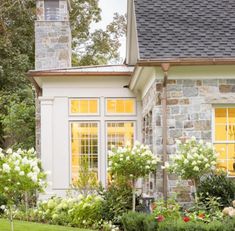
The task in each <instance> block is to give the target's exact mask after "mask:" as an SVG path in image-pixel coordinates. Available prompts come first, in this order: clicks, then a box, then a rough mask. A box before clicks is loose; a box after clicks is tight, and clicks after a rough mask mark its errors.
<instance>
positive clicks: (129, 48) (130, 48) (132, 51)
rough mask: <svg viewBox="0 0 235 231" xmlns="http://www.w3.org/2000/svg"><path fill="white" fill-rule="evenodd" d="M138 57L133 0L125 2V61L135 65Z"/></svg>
mask: <svg viewBox="0 0 235 231" xmlns="http://www.w3.org/2000/svg"><path fill="white" fill-rule="evenodd" d="M138 59H139V47H138V36H137V25H136V15H135V4H134V1H133V0H128V2H127V38H126V63H127V64H129V65H135V64H136V62H137V60H138Z"/></svg>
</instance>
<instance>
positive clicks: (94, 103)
mask: <svg viewBox="0 0 235 231" xmlns="http://www.w3.org/2000/svg"><path fill="white" fill-rule="evenodd" d="M97 107H98V104H97V100H90V105H89V112H90V113H97V112H98V108H97Z"/></svg>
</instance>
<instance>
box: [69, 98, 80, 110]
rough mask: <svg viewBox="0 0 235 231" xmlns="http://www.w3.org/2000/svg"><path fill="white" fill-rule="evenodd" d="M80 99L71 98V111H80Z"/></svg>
mask: <svg viewBox="0 0 235 231" xmlns="http://www.w3.org/2000/svg"><path fill="white" fill-rule="evenodd" d="M78 103H79V101H78V100H71V101H70V108H71V113H78V112H79V109H78Z"/></svg>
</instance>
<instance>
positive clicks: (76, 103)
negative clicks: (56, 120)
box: [70, 99, 99, 114]
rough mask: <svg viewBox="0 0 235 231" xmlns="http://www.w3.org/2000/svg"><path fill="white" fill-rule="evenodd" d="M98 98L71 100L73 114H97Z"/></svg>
mask: <svg viewBox="0 0 235 231" xmlns="http://www.w3.org/2000/svg"><path fill="white" fill-rule="evenodd" d="M98 102H99V101H98V99H72V100H70V113H71V114H97V113H98V111H99V109H98V106H99V103H98Z"/></svg>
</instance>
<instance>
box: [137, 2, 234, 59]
mask: <svg viewBox="0 0 235 231" xmlns="http://www.w3.org/2000/svg"><path fill="white" fill-rule="evenodd" d="M134 3H135V15H136V23H137V33H138V46H139V59H140V60H154V59H156V60H168V59H169V60H170V59H176V58H191V59H194V58H234V57H235V1H234V0H134Z"/></svg>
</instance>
